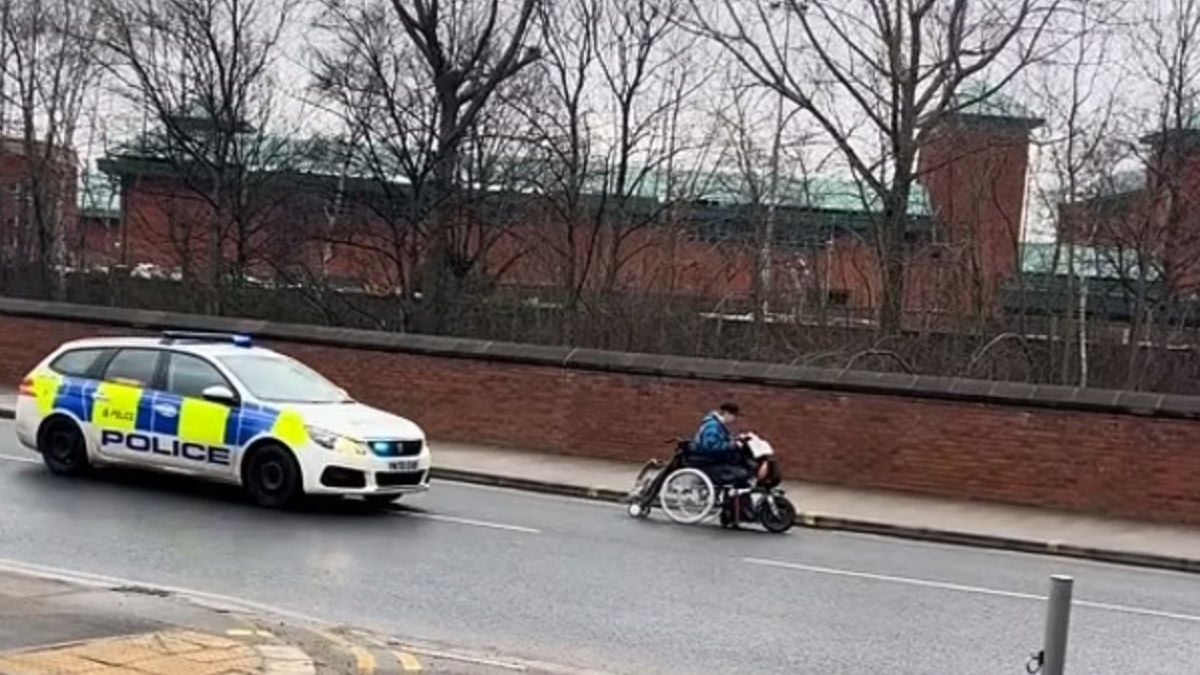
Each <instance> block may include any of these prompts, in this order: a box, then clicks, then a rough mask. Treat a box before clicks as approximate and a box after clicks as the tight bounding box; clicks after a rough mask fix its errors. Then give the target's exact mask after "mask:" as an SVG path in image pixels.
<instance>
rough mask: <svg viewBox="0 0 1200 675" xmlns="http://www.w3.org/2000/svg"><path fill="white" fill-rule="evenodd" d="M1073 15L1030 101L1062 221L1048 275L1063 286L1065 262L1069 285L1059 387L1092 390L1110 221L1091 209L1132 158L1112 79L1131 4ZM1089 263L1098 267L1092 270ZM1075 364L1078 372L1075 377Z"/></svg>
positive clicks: (1054, 211)
mask: <svg viewBox="0 0 1200 675" xmlns="http://www.w3.org/2000/svg"><path fill="white" fill-rule="evenodd" d="M1071 9H1072V12H1071V13H1070V15H1069V16H1068V17H1066V18H1064V24H1065V25H1066V26H1072V24H1073V28H1072V32H1073V35H1072V38H1071V40H1070V42H1069V43H1068V44H1067V45H1066V46H1065V48H1064V49H1063V50H1062V51H1061V52H1060V53H1059V57H1060V58H1058V59H1054V60H1050V61H1047V62H1046V63H1043V64H1040V65H1039V67H1038V68H1037V69H1036V70H1037V77H1036V78H1033V82H1032V86H1031V90H1032V91H1031V95H1032V97H1033V100H1034V101H1035V102H1036V105H1037V107H1038V110H1039V112H1040V113H1041V114H1042V115H1043V116H1044V117H1045V119H1046V123H1047V134H1046V137H1045V138H1044V140H1043V141H1042V142H1041V143H1040V144H1039V151H1040V157H1041V164H1042V170H1043V172H1044V174H1045V175H1044V176H1043V178H1045V179H1046V180H1044V181H1041V182H1040V185H1041V188H1042V189H1040V190H1039V191H1038V195H1037V196H1038V198H1039V199H1040V201H1041V202H1042V207H1043V211H1044V212H1045V213H1046V214H1047V216H1048V217H1050V218H1056V219H1058V221H1059V222H1058V227H1057V229H1056V235H1057V236H1056V238H1055V245H1054V250H1053V254H1052V256H1051V258H1050V261H1049V268H1048V270H1047V271H1046V272H1043V274H1045V273H1048V274H1049V278H1050V279H1057V278H1058V276H1059V270H1062V269H1064V265H1063V263H1064V262H1065V270H1066V277H1067V282H1068V284H1067V289H1066V291H1067V298H1066V299H1067V300H1068V302H1067V303H1066V309H1065V312H1064V319H1066V321H1065V324H1066V326H1067V330H1066V332H1065V334H1064V340H1063V341H1062V346H1063V350H1062V354H1061V356H1060V357H1059V361H1060V363H1059V381H1060V382H1062V383H1063V384H1069V383H1076V384H1078V385H1079V386H1081V387H1086V386H1088V340H1089V337H1088V314H1089V307H1088V298H1089V293H1090V292H1091V290H1090V286H1089V277H1090V276H1091V275H1092V274H1095V273H1096V272H1097V271H1098V270H1096V269H1095V267H1096V265H1095V264H1094V263H1095V257H1096V256H1095V255H1094V247H1096V246H1097V245H1098V244H1103V243H1104V239H1102V238H1101V237H1100V236H1098V235H1101V234H1102V233H1101V232H1100V231H1099V229H1100V224H1101V223H1103V222H1104V221H1105V220H1108V219H1110V218H1107V214H1105V213H1103V212H1097V210H1096V209H1095V208H1091V206H1097V207H1099V206H1101V201H1099V200H1102V199H1103V198H1104V197H1105V196H1107V194H1106V193H1109V192H1111V191H1112V190H1113V189H1119V188H1116V186H1115V185H1114V179H1115V178H1116V176H1117V172H1118V171H1119V168H1120V167H1121V166H1122V162H1121V159H1122V155H1123V154H1127V152H1126V142H1125V140H1124V139H1123V138H1121V137H1120V135H1119V134H1118V131H1119V130H1118V129H1117V128H1116V125H1117V123H1118V113H1119V112H1120V108H1121V106H1122V101H1121V96H1122V92H1121V91H1120V90H1119V89H1118V88H1115V87H1113V86H1112V84H1111V81H1110V73H1111V72H1113V70H1114V69H1115V68H1116V67H1117V64H1116V59H1115V58H1114V54H1116V53H1117V51H1118V48H1119V44H1118V41H1117V40H1116V37H1117V31H1118V29H1120V28H1122V27H1124V26H1125V22H1124V17H1125V12H1126V10H1127V3H1126V2H1124V0H1115V1H1112V2H1090V3H1079V4H1078V5H1076V6H1073V7H1072V8H1071ZM1081 202H1082V203H1083V204H1081ZM1076 205H1079V206H1082V208H1077V206H1076ZM1102 210H1103V208H1102V207H1101V211H1102ZM1088 263H1092V264H1091V269H1088V266H1089V265H1088ZM1046 290H1048V291H1050V292H1053V289H1051V288H1047V289H1046ZM1071 338H1074V339H1073V340H1072V339H1071ZM1073 355H1074V358H1072V356H1073ZM1073 362H1074V363H1077V364H1078V367H1077V369H1076V372H1075V373H1074V376H1072V373H1071V370H1072V368H1071V366H1072V364H1073Z"/></svg>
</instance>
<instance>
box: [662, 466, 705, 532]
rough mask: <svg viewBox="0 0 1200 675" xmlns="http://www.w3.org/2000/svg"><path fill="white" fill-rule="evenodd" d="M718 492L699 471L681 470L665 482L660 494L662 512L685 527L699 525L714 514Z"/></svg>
mask: <svg viewBox="0 0 1200 675" xmlns="http://www.w3.org/2000/svg"><path fill="white" fill-rule="evenodd" d="M716 502H717V491H716V489H715V488H714V487H713V484H712V481H711V480H710V479H709V478H708V476H707V475H706V474H705V473H704V472H703V471H700V470H699V469H679V470H678V471H675V472H674V473H672V474H671V475H670V476H667V480H666V481H664V482H663V486H662V491H661V493H660V494H659V503H660V504H661V505H662V510H663V512H664V513H666V514H667V517H668V518H670V519H671V520H673V521H675V522H677V523H681V524H683V525H692V524H694V523H698V522H700V521H701V520H703V519H704V518H705V516H707V515H708V514H710V513H712V510H713V506H714V505H715V504H716Z"/></svg>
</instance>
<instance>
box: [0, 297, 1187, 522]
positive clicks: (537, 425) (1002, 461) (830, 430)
mask: <svg viewBox="0 0 1200 675" xmlns="http://www.w3.org/2000/svg"><path fill="white" fill-rule="evenodd" d="M135 326H137V327H143V328H146V327H149V328H158V327H182V328H191V329H200V328H208V329H220V330H238V331H247V332H254V333H256V334H258V335H260V336H269V337H270V338H272V339H271V340H270V341H269V342H268V343H269V344H271V346H273V347H276V348H278V349H279V350H281V351H284V352H286V353H289V354H292V355H295V356H297V357H299V358H300V359H302V360H304V361H306V362H308V363H310V364H311V365H313V366H315V367H316V368H318V369H319V370H321V371H323V372H324V373H326V374H327V375H329V376H330V377H331V378H333V379H334V380H336V381H338V382H339V383H341V384H343V385H344V386H346V387H347V388H348V389H349V390H350V391H351V392H353V393H354V394H355V395H356V396H358V397H359V398H361V399H363V400H364V401H366V402H369V403H372V404H375V405H379V406H381V407H384V408H387V409H390V410H393V411H396V412H398V413H401V414H404V415H407V416H410V417H412V418H414V419H415V420H416V421H418V422H419V423H420V424H422V425H423V426H424V427H425V428H426V429H427V430H428V432H429V433H430V435H431V436H433V437H435V438H441V439H446V440H459V441H468V442H476V443H491V444H500V445H509V446H514V447H522V448H531V449H539V450H545V451H550V452H561V453H566V454H575V455H584V456H591V457H603V458H612V459H626V460H643V459H645V458H647V457H648V456H654V455H661V454H663V453H664V452H665V451H666V450H667V447H666V446H665V445H664V444H663V442H664V440H665V439H667V438H669V437H671V436H673V435H677V434H689V433H691V431H692V429H693V427H694V426H695V424H696V422H697V418H698V416H699V415H700V414H701V413H702V412H704V411H705V410H706V409H708V408H710V407H712V406H713V405H714V404H715V403H716V402H718V401H721V400H724V399H735V400H737V401H738V402H739V403H741V405H742V406H743V407H744V408H745V409H746V410H747V411H748V413H749V415H748V417H747V420H746V425H747V426H748V427H751V428H753V429H755V430H757V431H759V432H760V433H762V434H764V435H765V436H767V437H768V438H770V439H771V440H772V441H773V442H774V443H775V444H776V446H777V447H778V448H779V451H780V453H781V455H782V462H783V465H784V467H785V471H786V473H787V475H789V476H791V477H795V478H804V479H807V480H812V481H817V482H823V483H831V484H838V485H847V486H857V487H872V488H886V489H894V490H907V491H913V492H919V493H925V494H932V495H942V496H948V497H959V498H962V497H966V498H971V499H981V500H992V501H997V502H1007V503H1013V504H1024V505H1031V506H1045V507H1054V508H1064V509H1072V510H1078V511H1085V512H1092V513H1102V514H1110V515H1120V516H1128V517H1135V518H1144V519H1149V520H1157V521H1165V522H1185V523H1200V448H1198V444H1197V440H1198V439H1200V425H1197V423H1196V422H1195V421H1193V419H1194V417H1195V415H1196V414H1198V413H1200V398H1196V397H1179V396H1163V395H1156V394H1145V393H1131V392H1113V391H1103V390H1087V389H1072V388H1066V387H1047V386H1033V385H1023V384H1014V383H991V382H983V381H971V380H951V379H945V378H931V377H920V376H904V375H894V374H882V373H861V372H847V373H840V372H837V371H825V370H817V369H803V368H794V367H788V366H775V365H770V364H748V363H732V362H722V361H706V360H701V359H688V358H682V357H663V356H650V355H634V354H616V353H609V352H593V351H587V350H573V351H572V350H563V349H558V348H552V347H534V346H528V345H505V344H496V343H479V342H472V341H464V340H454V339H446V338H434V337H428V336H403V335H394V334H384V333H372V332H366V331H352V330H343V329H329V328H318V327H309V326H289V325H280V324H266V323H263V322H255V321H242V320H216V319H208V318H204V317H196V316H188V315H167V314H162V313H154V312H141V311H131V310H112V309H107V308H98V307H80V306H67V305H52V304H49V303H30V302H21V301H14V300H0V382H8V383H15V382H16V381H17V380H18V379H19V377H20V376H21V375H22V374H23V373H24V371H25V370H27V369H28V368H29V367H30V366H31V365H32V364H33V363H34V362H36V361H37V360H38V359H39V358H41V357H42V356H43V354H44V352H46V351H47V350H49V349H51V348H52V347H53V346H55V345H56V344H57V343H59V342H61V341H63V340H66V339H69V338H74V337H79V336H84V335H95V334H97V333H113V332H116V333H125V334H128V333H130V332H131V331H132V330H134V327H135Z"/></svg>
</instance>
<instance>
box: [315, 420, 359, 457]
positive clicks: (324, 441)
mask: <svg viewBox="0 0 1200 675" xmlns="http://www.w3.org/2000/svg"><path fill="white" fill-rule="evenodd" d="M306 429H307V430H308V437H309V438H311V439H312V441H313V443H316V444H317V445H319V446H321V447H322V448H325V449H326V450H332V451H334V452H340V453H342V454H345V455H366V454H367V446H365V445H363V443H362V441H356V440H354V439H353V438H347V437H345V436H342V435H341V434H335V433H333V432H332V431H330V430H328V429H322V428H321V427H306Z"/></svg>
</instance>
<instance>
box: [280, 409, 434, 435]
mask: <svg viewBox="0 0 1200 675" xmlns="http://www.w3.org/2000/svg"><path fill="white" fill-rule="evenodd" d="M288 408H290V409H291V410H295V411H296V412H298V413H300V415H301V416H302V417H303V418H304V423H305V424H306V425H310V426H314V427H321V428H322V429H325V430H326V431H331V432H333V433H335V434H340V435H342V436H346V437H348V438H357V439H359V440H368V439H387V440H395V441H416V440H423V439H424V438H425V434H424V432H422V431H421V427H418V426H417V425H416V424H413V423H412V422H410V421H409V420H406V419H404V418H403V417H397V416H396V415H392V414H390V413H386V412H384V411H382V410H377V409H375V408H372V407H371V406H367V405H363V404H361V403H315V404H302V405H289V406H288Z"/></svg>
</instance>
